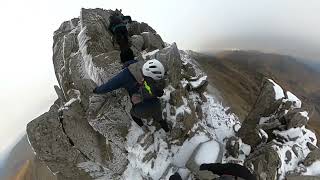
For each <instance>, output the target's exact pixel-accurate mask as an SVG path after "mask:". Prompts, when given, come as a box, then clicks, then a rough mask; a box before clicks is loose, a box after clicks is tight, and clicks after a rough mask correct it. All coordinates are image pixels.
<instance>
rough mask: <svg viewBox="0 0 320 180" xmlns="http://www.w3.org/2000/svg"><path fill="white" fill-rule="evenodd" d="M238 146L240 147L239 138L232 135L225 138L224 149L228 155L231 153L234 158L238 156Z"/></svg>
mask: <svg viewBox="0 0 320 180" xmlns="http://www.w3.org/2000/svg"><path fill="white" fill-rule="evenodd" d="M239 148H240V144H239V138H237V137H234V136H232V137H230V138H229V139H228V140H227V144H226V150H227V152H228V154H229V155H231V156H232V157H234V158H238V156H239Z"/></svg>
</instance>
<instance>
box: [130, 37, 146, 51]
mask: <svg viewBox="0 0 320 180" xmlns="http://www.w3.org/2000/svg"><path fill="white" fill-rule="evenodd" d="M131 45H132V48H135V49H136V50H137V51H138V52H140V51H142V49H143V45H144V39H143V37H142V36H141V35H133V36H132V37H131Z"/></svg>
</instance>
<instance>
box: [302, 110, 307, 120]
mask: <svg viewBox="0 0 320 180" xmlns="http://www.w3.org/2000/svg"><path fill="white" fill-rule="evenodd" d="M300 114H301V116H304V117H306V118H307V120H309V116H308V112H307V111H303V112H300Z"/></svg>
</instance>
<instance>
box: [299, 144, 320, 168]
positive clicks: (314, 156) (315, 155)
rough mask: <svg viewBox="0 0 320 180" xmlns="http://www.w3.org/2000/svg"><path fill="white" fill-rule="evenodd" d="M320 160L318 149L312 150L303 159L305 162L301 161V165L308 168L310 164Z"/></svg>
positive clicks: (319, 150)
mask: <svg viewBox="0 0 320 180" xmlns="http://www.w3.org/2000/svg"><path fill="white" fill-rule="evenodd" d="M319 160H320V149H319V148H317V149H314V150H313V151H311V152H310V153H309V154H308V155H307V157H306V158H305V160H304V161H303V164H304V165H305V166H310V165H311V164H313V163H314V162H316V161H319Z"/></svg>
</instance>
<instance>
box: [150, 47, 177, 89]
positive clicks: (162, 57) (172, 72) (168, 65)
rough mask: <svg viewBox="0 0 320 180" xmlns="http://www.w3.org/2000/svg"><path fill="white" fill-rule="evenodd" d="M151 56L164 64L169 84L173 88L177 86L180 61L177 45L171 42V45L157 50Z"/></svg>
mask: <svg viewBox="0 0 320 180" xmlns="http://www.w3.org/2000/svg"><path fill="white" fill-rule="evenodd" d="M151 58H155V59H157V60H159V61H161V62H162V63H163V64H164V66H165V69H166V70H167V73H168V79H169V81H170V83H171V85H172V86H173V87H175V88H176V87H178V85H179V84H180V80H181V67H182V62H181V58H180V53H179V49H178V48H177V45H176V44H175V43H173V44H172V45H171V46H169V47H166V48H163V49H162V50H160V51H158V52H157V53H156V54H155V55H153V56H152V57H151Z"/></svg>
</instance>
